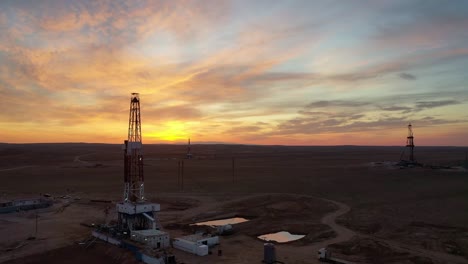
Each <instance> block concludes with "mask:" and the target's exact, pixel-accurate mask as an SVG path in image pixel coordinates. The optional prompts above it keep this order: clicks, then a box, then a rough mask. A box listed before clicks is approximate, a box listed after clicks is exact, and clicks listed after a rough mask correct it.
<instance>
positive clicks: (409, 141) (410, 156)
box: [400, 123, 415, 162]
mask: <svg viewBox="0 0 468 264" xmlns="http://www.w3.org/2000/svg"><path fill="white" fill-rule="evenodd" d="M406 149H408V150H409V154H408V161H410V162H415V159H414V135H413V126H412V125H411V123H409V125H408V136H407V137H406V147H405V150H406ZM404 154H405V151H403V153H401V157H400V159H402V158H403V155H404Z"/></svg>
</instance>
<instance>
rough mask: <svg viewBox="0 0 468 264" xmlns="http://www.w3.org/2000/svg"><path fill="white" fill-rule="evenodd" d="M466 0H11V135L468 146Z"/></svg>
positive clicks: (6, 35) (5, 62)
mask: <svg viewBox="0 0 468 264" xmlns="http://www.w3.org/2000/svg"><path fill="white" fill-rule="evenodd" d="M467 29H468V2H467V1H455V0H454V1H426V0H424V1H423V0H421V1H417V0H414V1H413V0H412V1H408V0H395V1H365V0H362V1H357V0H351V1H333V0H323V1H314V0H310V1H255V0H254V1H237V0H236V1H234V0H233V1H223V0H219V1H214V0H212V1H211V0H207V1H189V0H186V1H139V0H136V1H81V0H62V1H48V0H39V1H8V0H6V1H0V96H1V99H2V103H1V104H0V142H7V143H34V142H101V143H121V142H122V140H124V139H125V138H126V136H127V135H126V133H127V126H128V111H129V100H130V93H132V92H139V93H140V98H141V107H142V121H143V124H142V131H143V141H144V143H182V142H185V141H186V139H187V138H188V137H190V138H191V139H192V142H193V143H206V142H223V143H243V144H282V145H403V144H405V140H406V133H407V130H406V129H407V128H406V126H407V125H408V123H409V122H411V123H412V124H413V129H414V134H415V145H417V146H418V145H453V146H467V145H468V143H467V142H468V140H467V128H468V100H467V99H468V71H467V69H468V30H467Z"/></svg>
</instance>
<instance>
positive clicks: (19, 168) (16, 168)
mask: <svg viewBox="0 0 468 264" xmlns="http://www.w3.org/2000/svg"><path fill="white" fill-rule="evenodd" d="M31 167H36V166H21V167H14V168H8V169H1V170H0V171H12V170H21V169H25V168H31Z"/></svg>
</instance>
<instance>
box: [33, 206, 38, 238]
mask: <svg viewBox="0 0 468 264" xmlns="http://www.w3.org/2000/svg"><path fill="white" fill-rule="evenodd" d="M38 218H39V215H38V214H37V212H36V231H35V233H34V237H35V238H37V222H38Z"/></svg>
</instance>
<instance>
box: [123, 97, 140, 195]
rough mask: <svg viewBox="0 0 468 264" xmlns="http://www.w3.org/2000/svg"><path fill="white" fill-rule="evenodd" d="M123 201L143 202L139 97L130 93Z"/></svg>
mask: <svg viewBox="0 0 468 264" xmlns="http://www.w3.org/2000/svg"><path fill="white" fill-rule="evenodd" d="M124 144H125V145H124V182H125V189H124V201H126V202H127V201H128V202H143V201H144V200H145V193H144V176H143V152H142V138H141V115H140V97H139V94H138V93H132V96H131V98H130V116H129V120H128V140H125V141H124Z"/></svg>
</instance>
